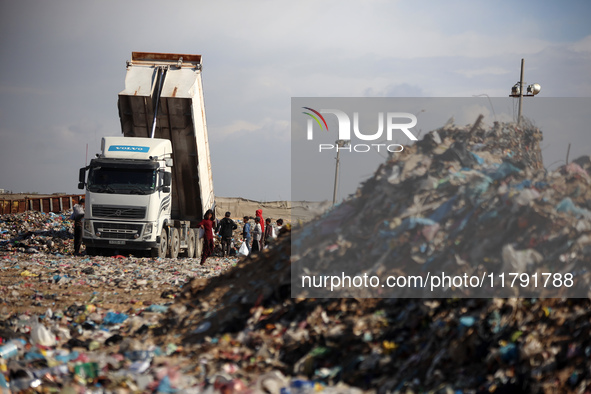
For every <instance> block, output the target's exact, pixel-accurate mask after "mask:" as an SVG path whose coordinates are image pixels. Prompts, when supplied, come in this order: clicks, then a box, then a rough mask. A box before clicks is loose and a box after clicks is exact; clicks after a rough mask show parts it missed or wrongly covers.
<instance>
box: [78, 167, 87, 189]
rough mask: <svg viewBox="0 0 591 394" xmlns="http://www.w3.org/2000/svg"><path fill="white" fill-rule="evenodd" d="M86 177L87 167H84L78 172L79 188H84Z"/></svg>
mask: <svg viewBox="0 0 591 394" xmlns="http://www.w3.org/2000/svg"><path fill="white" fill-rule="evenodd" d="M84 178H86V167H82V168H81V169H80V171H79V172H78V189H84Z"/></svg>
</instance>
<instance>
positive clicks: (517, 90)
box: [509, 59, 542, 126]
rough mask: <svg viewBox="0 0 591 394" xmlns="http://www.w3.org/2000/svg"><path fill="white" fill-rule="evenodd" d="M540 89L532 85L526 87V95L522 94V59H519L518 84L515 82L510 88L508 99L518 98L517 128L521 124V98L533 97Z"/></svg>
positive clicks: (536, 85) (537, 85) (534, 84)
mask: <svg viewBox="0 0 591 394" xmlns="http://www.w3.org/2000/svg"><path fill="white" fill-rule="evenodd" d="M541 89H542V87H541V86H540V85H539V84H537V83H533V84H531V85H528V86H527V94H523V59H521V74H520V76H519V82H517V83H516V84H515V85H513V87H512V88H511V94H510V95H509V97H519V111H518V112H517V126H519V125H520V124H521V107H522V102H523V97H533V96H535V95H536V94H538V93H540V90H541Z"/></svg>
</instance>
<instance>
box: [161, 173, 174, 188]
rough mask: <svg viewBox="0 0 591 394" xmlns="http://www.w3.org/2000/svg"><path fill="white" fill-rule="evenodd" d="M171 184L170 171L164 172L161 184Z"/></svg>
mask: <svg viewBox="0 0 591 394" xmlns="http://www.w3.org/2000/svg"><path fill="white" fill-rule="evenodd" d="M171 184H172V174H171V173H170V172H165V173H164V178H163V185H164V186H170V185H171Z"/></svg>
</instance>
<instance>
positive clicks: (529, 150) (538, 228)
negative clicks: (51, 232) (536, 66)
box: [0, 124, 591, 393]
mask: <svg viewBox="0 0 591 394" xmlns="http://www.w3.org/2000/svg"><path fill="white" fill-rule="evenodd" d="M540 139H541V133H540V132H539V131H538V130H537V129H535V127H533V126H531V125H527V127H525V128H517V127H516V126H515V125H514V124H497V125H495V127H493V128H492V129H486V128H484V126H481V125H479V124H477V125H476V126H474V125H471V126H468V127H456V126H453V125H451V126H447V127H446V128H443V129H440V130H436V131H433V132H431V133H429V134H428V135H427V136H426V137H425V138H423V140H422V141H420V142H418V143H417V144H416V145H414V146H412V147H408V148H407V149H405V153H404V154H403V155H394V156H391V157H390V158H389V160H388V161H387V162H385V163H384V164H383V165H381V166H380V167H379V168H378V169H377V171H376V173H375V175H374V176H373V177H372V178H371V179H369V180H368V181H367V182H365V183H364V184H363V185H361V187H360V188H359V190H358V192H357V194H356V196H354V197H353V198H351V199H350V200H348V201H345V202H343V203H341V204H339V205H338V206H336V207H334V209H332V210H330V211H328V212H326V213H325V214H323V215H322V216H320V217H318V218H316V219H315V220H313V221H311V222H309V223H306V224H304V225H294V227H293V229H292V228H291V226H289V225H288V226H285V227H284V229H283V230H282V232H281V234H280V235H279V237H278V238H277V239H276V240H274V242H273V243H272V244H271V245H270V247H269V248H268V249H265V250H263V251H262V252H261V253H259V254H254V255H251V256H248V257H245V258H242V259H240V260H234V262H235V266H234V267H231V268H230V267H228V268H229V269H228V270H227V271H225V269H224V271H225V272H224V274H223V275H210V276H209V275H207V274H201V273H199V272H196V271H195V270H194V266H193V265H192V264H193V263H192V261H191V259H188V260H169V259H163V260H150V259H141V258H134V257H123V256H121V257H122V258H107V257H100V258H95V259H88V260H86V259H85V258H74V257H70V256H66V255H61V256H58V255H57V254H47V253H46V252H41V251H39V253H31V254H27V252H26V251H27V249H29V248H32V247H34V245H33V243H32V242H31V241H30V240H31V237H30V236H26V235H24V234H23V233H22V232H19V231H16V230H11V229H10V226H12V225H13V224H14V223H15V221H14V220H6V219H5V218H3V220H5V221H4V223H1V226H2V227H1V229H2V231H7V233H5V234H8V231H13V232H11V233H10V236H7V237H6V238H3V241H2V242H3V243H2V244H0V250H2V251H3V252H0V253H3V256H0V257H2V263H1V265H0V273H1V275H2V276H1V278H2V283H1V286H2V295H1V297H2V298H3V304H2V313H3V316H2V318H1V319H0V320H1V321H2V323H1V327H0V337H1V338H2V340H3V341H4V342H6V344H3V346H2V347H0V354H7V355H8V356H6V357H5V358H2V359H0V370H1V371H2V372H3V373H2V374H0V379H1V378H4V379H5V380H7V381H10V384H12V385H13V387H17V388H20V387H23V388H25V387H29V388H30V387H31V385H32V384H37V385H41V386H42V387H46V388H49V387H54V388H55V390H56V391H57V392H59V391H58V390H61V391H62V392H74V390H82V388H83V387H84V388H86V389H88V390H95V391H94V392H114V391H115V390H119V391H117V392H163V393H166V392H179V393H180V392H183V393H191V392H194V393H201V392H208V393H209V392H223V393H231V392H252V393H262V392H265V393H302V392H327V393H346V392H350V393H356V392H377V393H386V392H404V393H408V392H459V393H463V392H465V393H476V392H497V393H499V392H541V393H544V392H548V393H549V392H556V391H560V392H586V391H589V387H590V383H591V375H590V371H591V362H590V361H589V360H591V358H590V356H591V342H590V341H589V338H591V336H590V327H591V323H590V322H591V316H590V314H591V312H590V310H591V308H590V306H591V305H590V302H589V298H588V297H587V293H585V294H584V295H585V296H584V297H581V298H564V297H561V298H545V297H544V298H542V297H524V296H523V295H520V297H510V296H507V297H503V298H499V297H497V298H491V296H493V295H494V294H493V293H492V292H489V296H488V297H477V298H475V297H474V294H471V293H470V292H467V291H459V290H453V289H452V290H453V291H450V293H449V295H447V294H443V295H442V297H443V298H434V297H426V298H418V297H416V296H415V297H413V298H408V297H397V298H385V297H383V298H365V297H366V296H367V294H365V293H363V292H358V293H355V294H352V295H353V296H349V297H348V298H343V297H342V298H336V297H340V295H336V296H333V298H328V297H313V298H312V297H309V295H310V294H309V293H306V291H303V292H301V293H297V294H298V297H297V298H292V292H293V291H294V290H297V291H300V290H302V289H294V285H293V282H292V268H294V269H296V272H297V269H299V267H301V266H303V265H304V264H305V263H306V262H310V263H312V264H310V265H308V268H309V269H310V270H313V271H312V272H322V270H326V269H330V267H331V264H334V263H335V261H338V262H339V263H341V262H342V264H341V266H340V267H339V268H341V267H344V268H350V269H351V270H353V269H355V267H354V266H353V265H354V263H355V262H357V263H359V262H368V263H370V264H369V267H370V268H371V269H374V270H375V272H380V274H387V273H388V271H389V270H392V269H394V268H395V269H397V270H402V271H404V272H415V271H416V272H421V271H422V270H423V267H425V266H426V265H428V264H433V262H435V261H437V262H440V263H443V264H445V267H446V269H447V267H449V269H450V270H453V269H456V270H460V269H461V270H467V269H473V270H478V269H482V268H483V267H491V266H494V267H504V266H511V267H514V268H515V267H516V268H515V269H517V268H519V267H520V266H521V265H522V264H525V265H526V266H532V265H533V266H536V267H543V268H547V267H548V266H549V264H550V262H554V264H555V268H556V267H557V265H558V262H560V266H559V267H558V268H559V269H561V270H563V271H566V270H570V271H571V272H575V273H576V276H575V278H574V281H575V282H576V283H577V286H579V289H584V288H585V286H586V283H587V282H586V280H587V277H588V274H587V269H586V266H587V265H588V263H589V260H588V259H589V257H588V256H589V255H591V254H590V253H589V245H590V244H591V238H590V237H589V233H590V231H591V223H590V221H591V219H590V218H589V212H591V203H590V201H591V198H590V197H591V195H590V192H591V188H590V187H589V180H590V173H589V171H590V161H589V158H588V157H586V158H580V159H577V160H575V161H573V162H571V163H568V165H565V166H563V167H561V168H560V169H558V170H557V171H554V172H546V171H545V170H544V168H543V165H542V161H541V153H540V150H539V141H540ZM60 220H61V219H58V220H57V222H60ZM62 222H63V220H62ZM7 223H11V224H7ZM17 226H18V225H17ZM23 226H24V224H23ZM239 227H240V226H239ZM23 228H24V227H23ZM27 231H28V230H27ZM59 231H61V230H58V232H57V233H56V234H60V233H59ZM19 234H20V235H19ZM360 235H362V236H360ZM56 237H58V238H59V235H56ZM15 240H18V242H19V243H20V242H23V245H22V246H20V245H18V244H16V243H15V242H14V241H15ZM70 242H71V241H70V240H66V242H65V244H66V245H68V246H67V248H71V246H69V245H70ZM9 244H10V245H11V246H10V247H8V245H9ZM18 248H21V249H18ZM292 248H293V249H292ZM39 249H41V248H39ZM50 250H54V253H60V252H66V250H71V249H59V248H58V249H50ZM384 255H386V256H387V257H388V259H389V260H388V261H389V262H391V261H396V262H397V263H403V264H396V265H391V264H385V260H384V259H382V258H383V256H384ZM381 259H382V260H381ZM181 262H182V264H181ZM214 264H217V263H214ZM15 265H18V268H16V267H15ZM230 265H234V263H232V264H230ZM358 265H359V266H358V267H357V268H356V269H357V270H358V271H359V270H364V269H366V268H367V265H363V264H358ZM62 266H63V267H62ZM393 267H394V268H393ZM458 267H459V268H458ZM89 268H92V270H93V271H91V270H90V269H89ZM558 268H556V271H555V272H558ZM52 270H61V271H59V272H57V273H54V272H53V271H52ZM84 270H87V271H84ZM115 270H118V271H119V273H118V274H117V275H110V278H109V280H110V281H111V282H109V280H107V282H103V283H112V284H115V285H114V286H109V287H106V288H105V289H103V287H105V286H103V284H102V283H101V282H100V281H99V280H97V279H96V278H94V277H100V275H101V272H115ZM152 270H154V273H153V274H152V273H151V272H152ZM222 270H223V269H220V270H219V271H222ZM7 273H9V274H10V275H7ZM192 273H195V274H192ZM150 275H153V276H150ZM175 275H176V277H177V279H178V281H179V283H182V286H181V285H180V284H177V285H176V286H170V285H171V284H172V283H170V282H167V283H166V285H165V287H166V288H162V287H159V285H157V286H156V288H157V289H155V290H158V291H160V292H161V294H162V295H163V296H165V295H170V294H173V295H174V300H173V299H166V298H164V299H163V302H153V303H151V304H150V305H148V304H147V303H146V301H147V300H146V301H144V300H139V299H138V300H136V302H135V303H129V304H127V305H126V308H122V307H121V306H120V305H119V306H118V304H115V303H114V304H108V303H107V301H108V300H111V301H112V302H113V301H114V299H116V298H120V297H121V294H122V293H125V289H129V290H130V292H133V294H134V296H135V297H138V298H139V296H140V295H139V289H145V288H150V285H151V284H153V283H154V281H166V279H163V278H172V277H174V276H175ZM64 278H66V279H64ZM189 278H190V279H189ZM116 279H119V280H121V281H124V282H122V283H123V284H122V286H123V287H122V289H123V290H120V289H121V287H119V286H118V282H117V281H116ZM187 279H188V280H187ZM44 280H45V281H51V282H53V285H56V284H59V283H60V281H62V284H61V285H62V286H64V288H63V290H62V291H60V292H55V294H54V295H49V296H48V297H46V300H45V301H43V304H42V305H41V306H40V308H47V307H49V304H48V303H47V302H48V301H49V300H51V298H52V297H54V296H55V297H57V298H63V299H65V300H68V301H70V306H69V307H62V308H56V309H53V308H50V309H51V310H49V309H48V311H46V312H35V313H36V315H33V313H29V314H27V313H25V312H26V311H24V310H23V309H22V308H18V309H17V308H15V304H13V303H15V302H18V301H17V300H18V299H19V297H20V298H22V295H24V294H27V295H38V294H39V293H40V291H38V289H37V288H38V286H40V283H43V281H44ZM80 281H84V284H82V283H81V282H80ZM87 281H88V282H87ZM91 283H96V284H98V286H97V287H93V288H92V289H93V291H95V292H96V293H97V294H94V296H96V300H102V301H101V302H95V300H93V301H92V302H90V301H91V300H90V299H86V300H79V301H78V302H74V300H75V297H76V295H75V293H76V291H77V289H79V288H81V287H85V286H90V284H91ZM159 283H161V282H159ZM27 285H28V286H27ZM152 287H153V286H152ZM25 289H26V293H25ZM115 289H116V290H115ZM35 290H37V291H35ZM113 290H115V291H116V292H117V293H118V294H113ZM14 291H16V292H17V293H16V294H13V292H14ZM21 292H22V293H21ZM66 293H67V294H66ZM42 295H43V296H44V297H45V294H42ZM87 295H88V294H87ZM422 295H424V294H422ZM7 297H12V298H10V300H9V301H8V302H7V301H6V300H8V298H7ZM81 301H85V302H81ZM43 310H45V309H43ZM17 311H18V312H17ZM41 327H44V328H41ZM4 346H7V348H5V347H4ZM15 348H16V349H17V350H16V351H15ZM3 352H5V353H3ZM2 357H4V356H2ZM6 384H7V383H4V382H3V381H2V380H0V386H1V387H6ZM68 390H70V391H68ZM101 390H103V391H101ZM89 392H92V391H89Z"/></svg>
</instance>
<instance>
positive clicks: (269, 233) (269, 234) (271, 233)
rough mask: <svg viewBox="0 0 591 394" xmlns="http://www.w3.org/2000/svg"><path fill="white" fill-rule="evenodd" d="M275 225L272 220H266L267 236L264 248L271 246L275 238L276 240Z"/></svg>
mask: <svg viewBox="0 0 591 394" xmlns="http://www.w3.org/2000/svg"><path fill="white" fill-rule="evenodd" d="M273 230H274V229H273V225H272V224H271V218H267V219H266V220H265V236H264V237H263V247H267V245H269V242H271V240H272V239H273V238H275V233H274V231H273Z"/></svg>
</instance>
